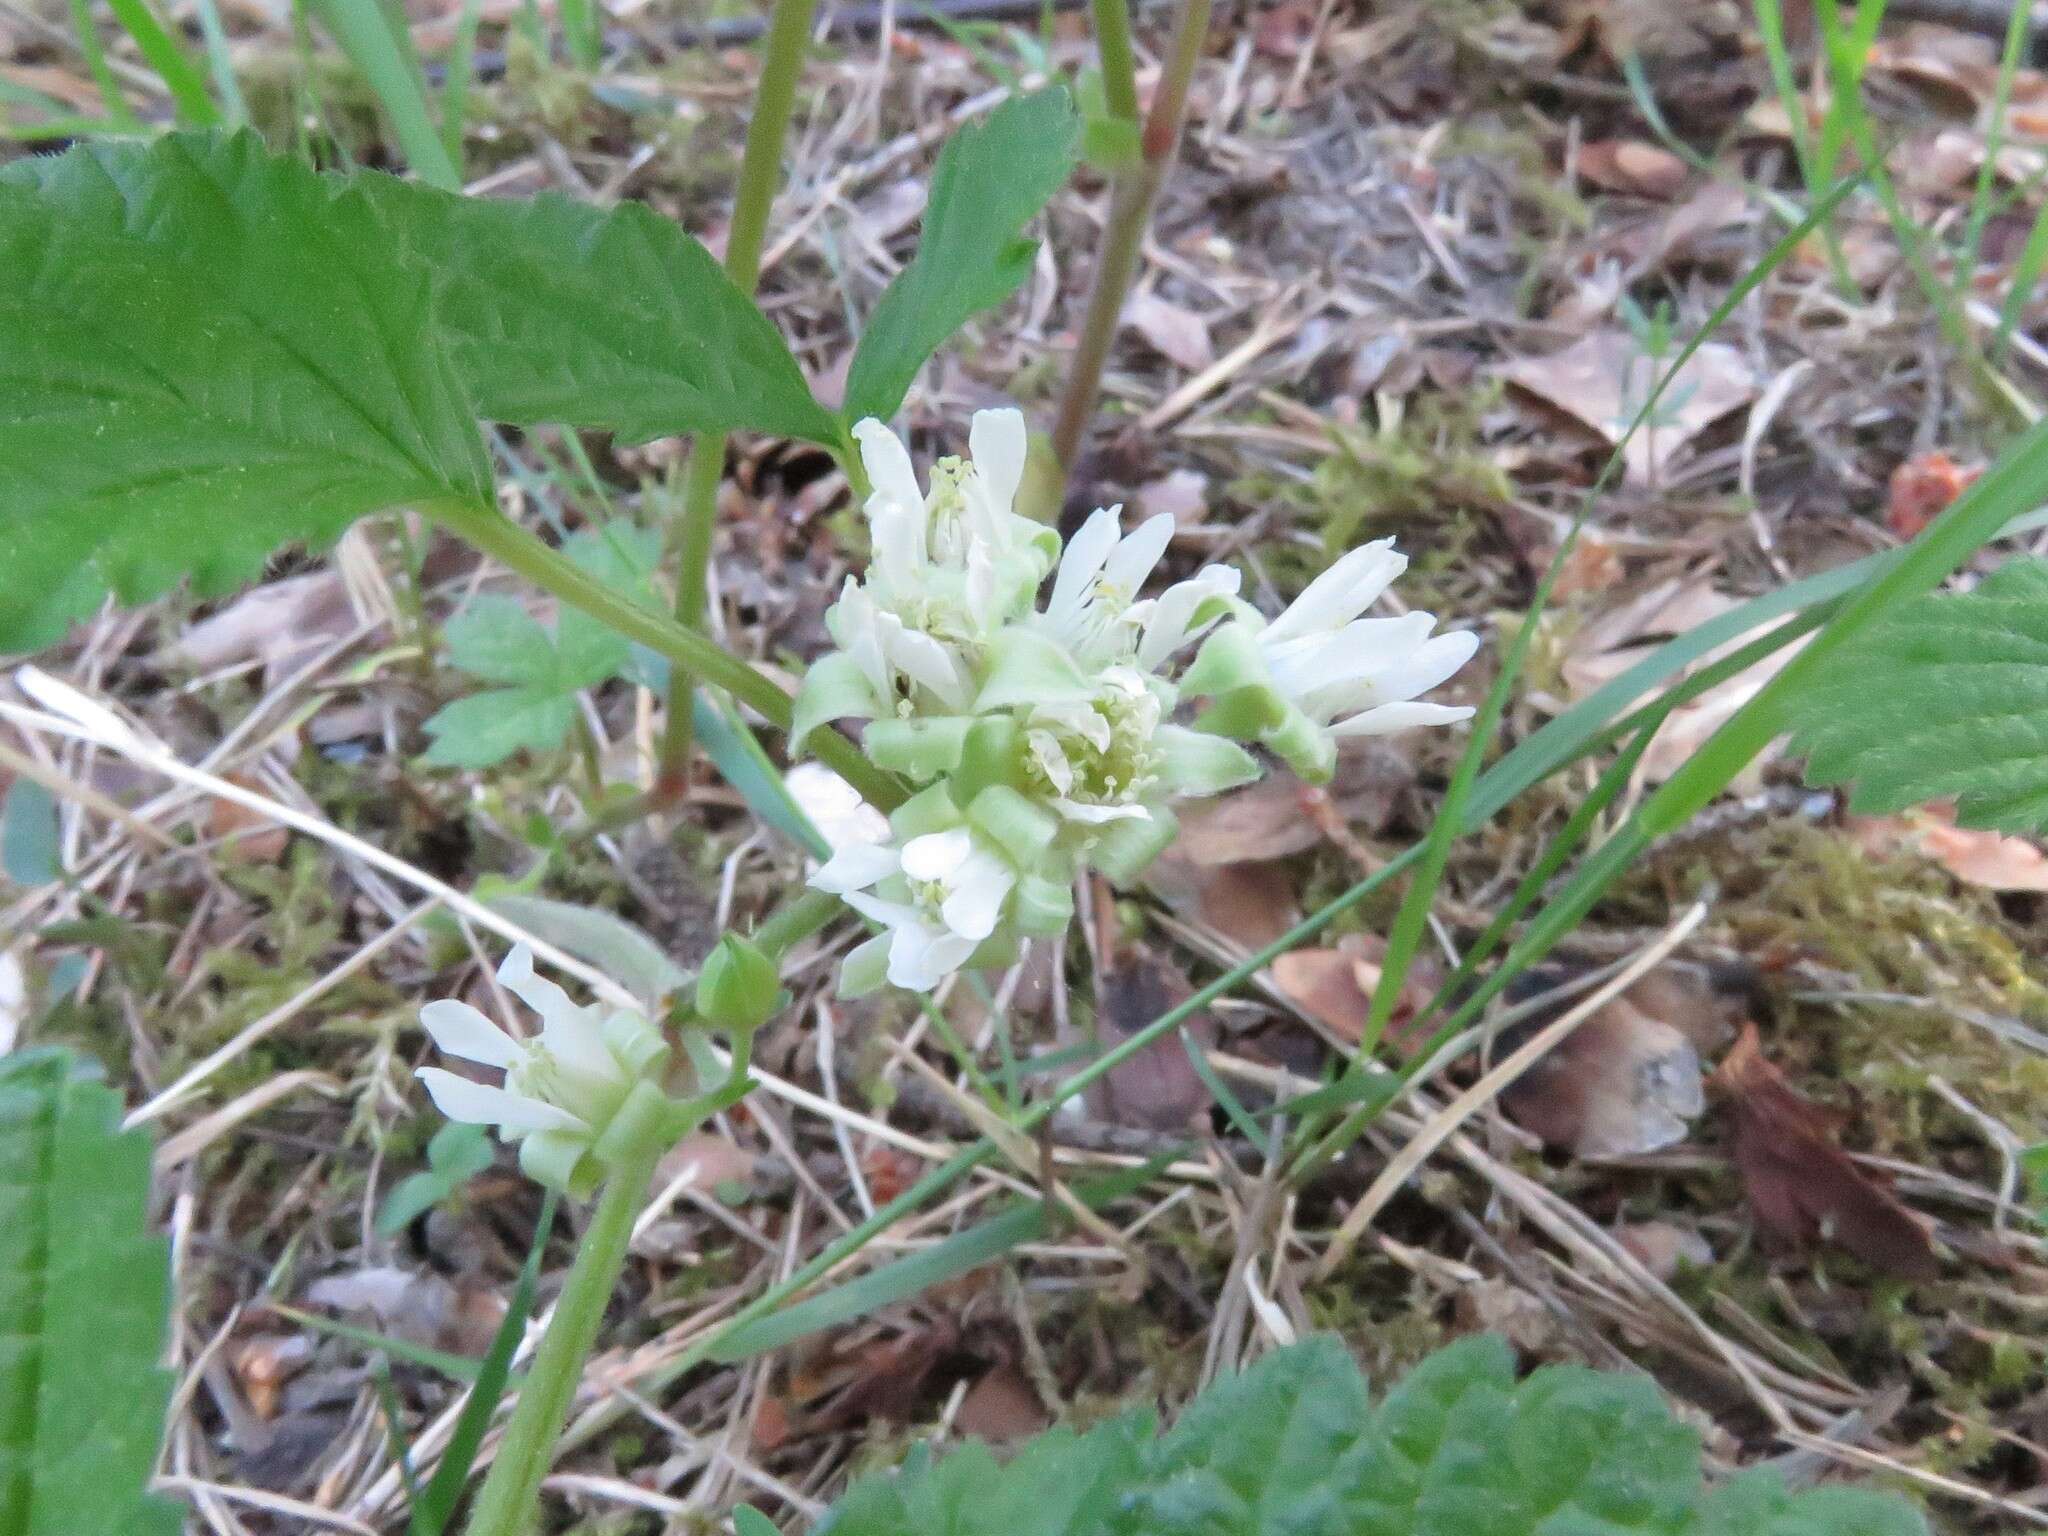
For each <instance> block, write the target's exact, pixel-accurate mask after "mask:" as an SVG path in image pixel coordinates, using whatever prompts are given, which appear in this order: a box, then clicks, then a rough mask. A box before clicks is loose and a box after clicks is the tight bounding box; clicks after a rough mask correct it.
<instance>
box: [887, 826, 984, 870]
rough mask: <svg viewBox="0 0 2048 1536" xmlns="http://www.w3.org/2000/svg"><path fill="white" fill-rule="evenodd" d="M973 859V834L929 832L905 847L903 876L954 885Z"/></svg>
mask: <svg viewBox="0 0 2048 1536" xmlns="http://www.w3.org/2000/svg"><path fill="white" fill-rule="evenodd" d="M973 857H974V834H973V833H972V832H970V831H968V830H967V828H965V827H953V828H950V829H949V830H947V831H944V832H927V833H925V835H924V836H922V837H913V838H912V839H911V840H910V841H909V842H907V843H905V844H904V845H903V873H904V874H906V875H908V876H910V878H911V879H913V880H939V881H951V880H953V879H954V878H955V877H956V876H957V875H958V874H959V872H960V870H961V869H962V868H963V867H964V866H965V865H966V864H967V862H968V860H970V859H971V858H973Z"/></svg>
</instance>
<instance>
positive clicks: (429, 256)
mask: <svg viewBox="0 0 2048 1536" xmlns="http://www.w3.org/2000/svg"><path fill="white" fill-rule="evenodd" d="M359 179H360V180H361V182H362V184H363V188H364V192H365V194H366V195H367V196H368V197H369V198H370V200H371V201H372V202H373V203H374V204H375V205H376V207H377V209H378V211H379V212H380V213H381V214H382V215H383V217H384V220H385V222H386V224H387V225H388V226H389V227H390V229H391V231H392V234H393V237H394V238H396V239H398V240H401V241H403V243H404V246H405V249H406V252H407V255H408V261H409V263H410V264H411V265H414V266H416V267H419V268H423V269H424V270H427V271H430V272H433V273H435V274H437V277H438V280H439V282H440V286H441V293H440V297H439V302H438V304H437V306H436V321H437V323H438V324H439V326H440V328H441V331H442V333H443V334H444V335H445V336H446V337H447V339H448V343H449V346H450V348H451V352H452V355H453V358H454V361H455V366H456V369H457V371H458V372H459V373H460V374H461V376H462V379H463V381H464V383H465V384H466V385H467V387H468V389H469V391H470V396H471V398H472V400H473V401H474V403H475V406H476V412H477V414H478V415H479V416H482V417H485V418H487V419H489V420H492V421H505V422H512V423H515V424H518V425H522V426H523V425H528V424H531V423H535V422H566V423H569V424H571V425H574V426H587V427H609V428H610V429H612V430H613V431H615V432H617V433H619V434H620V435H621V436H622V437H626V438H629V439H632V440H634V441H642V440H645V439H647V438H650V437H661V436H664V435H666V434H669V433H681V432H727V431H735V430H741V429H746V430H752V431H760V432H772V433H777V434H781V435H785V436H789V437H805V438H811V439H813V440H817V441H823V442H835V441H837V429H836V427H835V426H834V425H833V421H832V417H831V415H830V414H829V413H827V412H826V410H825V409H824V407H823V406H821V405H819V404H818V403H817V401H816V400H814V399H813V398H812V397H811V392H810V389H809V388H808V387H807V386H806V385H805V383H804V376H803V371H802V370H801V369H800V368H798V366H797V363H796V359H795V358H794V357H792V356H791V355H790V352H789V348H788V347H787V346H786V345H784V343H783V341H782V338H781V336H780V335H779V334H778V333H777V331H776V329H775V327H774V325H773V324H771V323H770V322H769V320H768V319H767V318H766V317H765V316H764V315H762V313H761V311H760V309H759V308H758V307H757V306H756V305H755V303H754V301H753V300H752V299H751V298H749V297H748V296H747V295H746V294H745V293H743V292H742V291H741V290H740V289H739V288H738V287H737V286H735V285H734V283H733V281H732V279H731V278H729V277H727V276H726V275H725V272H724V270H723V269H722V268H720V266H719V265H718V263H717V262H716V261H714V260H713V259H712V257H711V253H710V252H709V251H707V250H705V249H704V247H703V246H702V245H700V244H699V243H698V242H697V241H696V240H694V239H692V238H691V237H690V236H689V235H688V234H686V233H685V232H684V231H683V229H682V228H681V227H680V226H679V225H677V224H676V223H674V222H673V221H672V220H669V219H665V218H663V217H662V216H661V215H660V214H658V213H656V212H655V211H654V210H653V209H651V208H648V207H645V206H643V205H641V204H638V203H623V204H621V205H619V206H618V207H616V208H611V209H603V208H593V207H590V206H588V205H586V204H582V203H574V202H570V201H568V200H567V199H565V198H561V197H557V196H553V195H549V196H544V197H539V198H535V199H532V200H531V201H527V200H511V199H502V198H476V197H457V196H455V195H453V194H451V193H446V192H438V191H435V190H434V189H432V188H430V187H423V186H420V185H418V184H417V183H413V182H401V181H397V180H394V179H393V178H391V177H389V176H380V175H375V174H370V175H365V176H363V177H361V178H359Z"/></svg>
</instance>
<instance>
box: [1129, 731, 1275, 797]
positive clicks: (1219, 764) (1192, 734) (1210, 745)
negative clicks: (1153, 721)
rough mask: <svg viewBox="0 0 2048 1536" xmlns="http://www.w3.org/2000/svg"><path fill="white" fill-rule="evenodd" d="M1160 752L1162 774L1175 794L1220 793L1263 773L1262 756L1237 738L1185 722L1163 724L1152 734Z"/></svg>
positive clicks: (1160, 775)
mask: <svg viewBox="0 0 2048 1536" xmlns="http://www.w3.org/2000/svg"><path fill="white" fill-rule="evenodd" d="M1152 745H1153V746H1154V748H1155V749H1157V751H1158V753H1159V777H1160V781H1161V782H1162V783H1164V784H1165V786H1166V789H1167V793H1169V794H1173V795H1220V794H1222V793H1223V791H1224V790H1226V789H1235V788H1236V787H1237V786H1238V785H1240V784H1249V783H1251V781H1252V780H1254V779H1256V778H1257V777H1258V776H1259V763H1258V759H1257V758H1255V757H1253V756H1252V755H1251V753H1249V752H1247V751H1245V749H1244V748H1243V747H1240V746H1239V745H1237V743H1236V742H1234V741H1226V740H1225V739H1224V738H1223V737H1221V736H1219V735H1215V734H1213V733H1211V732H1208V731H1191V730H1189V729H1188V728H1187V727H1186V726H1184V725H1162V726H1160V727H1159V728H1158V730H1156V731H1154V732H1153V734H1152Z"/></svg>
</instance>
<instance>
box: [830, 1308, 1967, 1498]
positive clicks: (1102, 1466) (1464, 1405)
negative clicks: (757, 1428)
mask: <svg viewBox="0 0 2048 1536" xmlns="http://www.w3.org/2000/svg"><path fill="white" fill-rule="evenodd" d="M1926 1529H1927V1528H1926V1525H1925V1523H1924V1522H1923V1521H1922V1520H1921V1519H1920V1517H1919V1516H1918V1515H1917V1514H1916V1513H1915V1512H1914V1511H1913V1509H1912V1508H1911V1507H1910V1506H1909V1505H1907V1504H1905V1503H1903V1502H1902V1501H1900V1500H1897V1499H1891V1498H1883V1497H1879V1496H1878V1495H1875V1494H1870V1493H1863V1492H1858V1491H1853V1490H1844V1489H1832V1488H1830V1489H1821V1490H1817V1491H1813V1492H1806V1493H1798V1494H1794V1493H1790V1492H1787V1491H1786V1489H1785V1488H1784V1487H1783V1485H1782V1484H1781V1483H1780V1482H1779V1481H1778V1480H1777V1478H1776V1477H1775V1476H1773V1475H1770V1474H1767V1473H1752V1474H1749V1475H1747V1476H1744V1477H1741V1478H1738V1479H1735V1480H1734V1481H1733V1482H1730V1483H1727V1484H1724V1485H1723V1486H1721V1487H1720V1488H1717V1489H1714V1490H1712V1491H1709V1490H1707V1489H1706V1488H1705V1487H1704V1485H1703V1484H1702V1482H1701V1478H1700V1467H1699V1440H1698V1437H1697V1436H1696V1435H1695V1434H1694V1433H1693V1431H1692V1430H1690V1429H1688V1428H1686V1427H1685V1426H1683V1425H1681V1424H1679V1423H1678V1422H1677V1421H1676V1420H1675V1419H1673V1418H1672V1416H1671V1413H1670V1410H1669V1409H1668V1408H1667V1407H1666V1406H1665V1404H1664V1401H1663V1398H1662V1396H1661V1395H1660V1394H1659V1393H1658V1391H1657V1389H1656V1388H1655V1387H1654V1386H1653V1385H1652V1384H1651V1383H1650V1381H1649V1380H1648V1379H1647V1378H1645V1377H1638V1376H1626V1375H1612V1374H1603V1373H1600V1372H1596V1371H1589V1370H1586V1369H1584V1368H1583V1367H1580V1366H1546V1367H1544V1368H1543V1369H1542V1370H1539V1371H1536V1372H1535V1373H1534V1374H1532V1375H1530V1376H1528V1377H1526V1378H1523V1379H1522V1380H1520V1381H1517V1380H1516V1378H1515V1367H1514V1358H1513V1355H1512V1354H1511V1353H1510V1351H1509V1350H1508V1347H1507V1346H1506V1345H1505V1344H1503V1343H1502V1342H1501V1341H1500V1340H1498V1339H1494V1338H1486V1337H1480V1338H1472V1339H1466V1340H1463V1341H1461V1342H1459V1343H1457V1344H1453V1345H1452V1346H1451V1347H1450V1348H1448V1349H1445V1350H1442V1351H1440V1352H1439V1353H1437V1354H1435V1355H1433V1356H1431V1357H1430V1358H1429V1359H1428V1360H1425V1361H1424V1362H1423V1363H1422V1364H1421V1365H1420V1366H1418V1367H1417V1368H1416V1369H1415V1371H1414V1372H1413V1373H1411V1374H1410V1375H1409V1376H1408V1377H1407V1379H1406V1380H1404V1381H1403V1382H1401V1383H1400V1385H1398V1386H1397V1387H1395V1388H1394V1389H1393V1390H1392V1391H1391V1392H1389V1393H1388V1394H1387V1395H1386V1397H1384V1398H1383V1399H1382V1400H1381V1401H1380V1402H1379V1404H1378V1405H1377V1406H1375V1405H1374V1404H1373V1403H1372V1402H1371V1400H1370V1397H1369V1395H1368V1393H1367V1391H1366V1385H1365V1380H1364V1378H1363V1377H1362V1376H1360V1374H1359V1372H1358V1368H1357V1366H1356V1365H1354V1364H1353V1363H1352V1361H1351V1357H1350V1356H1349V1354H1347V1353H1346V1352H1345V1350H1344V1348H1343V1346H1342V1345H1341V1344H1339V1343H1337V1342H1336V1341H1335V1340H1334V1339H1328V1338H1317V1339H1310V1340H1308V1341H1307V1342H1305V1343H1302V1344H1299V1345H1295V1346H1293V1347H1292V1348H1288V1349H1283V1350H1280V1351H1278V1352H1276V1353H1274V1354H1271V1355H1268V1356H1266V1357H1265V1358H1264V1359H1263V1360H1261V1361H1259V1362H1258V1363H1257V1364H1256V1365H1254V1366H1252V1367H1251V1368H1250V1369H1249V1370H1247V1371H1245V1372H1244V1373H1243V1374H1242V1375H1239V1376H1234V1377H1226V1378H1224V1379H1223V1380H1221V1381H1219V1382H1217V1383H1216V1384H1215V1385H1214V1386H1212V1387H1211V1388H1210V1389H1209V1390H1208V1391H1207V1392H1206V1393H1204V1394H1203V1395H1202V1396H1200V1397H1198V1398H1197V1399H1196V1400H1195V1401H1194V1402H1193V1403H1191V1404H1190V1405H1189V1406H1188V1408H1187V1410H1186V1411H1185V1412H1184V1413H1183V1414H1182V1415H1181V1419H1180V1422H1179V1423H1178V1424H1176V1425H1175V1426H1174V1427H1173V1429H1172V1430H1171V1431H1169V1432H1168V1433H1167V1434H1165V1435H1164V1436H1161V1437H1159V1438H1157V1439H1155V1438H1154V1437H1153V1429H1152V1423H1151V1420H1150V1417H1149V1415H1147V1414H1143V1413H1140V1414H1134V1415H1130V1416H1127V1417H1125V1418H1123V1419H1119V1420H1115V1421H1112V1422H1110V1423H1108V1424H1103V1425H1100V1426H1098V1427H1097V1428H1095V1429H1093V1430H1090V1431H1089V1432H1088V1433H1087V1434H1085V1435H1080V1436H1076V1435H1074V1434H1073V1433H1072V1432H1071V1431H1067V1430H1055V1431H1053V1432H1051V1433H1050V1434H1047V1435H1044V1436H1041V1437H1040V1438H1039V1439H1038V1440H1036V1441H1034V1442H1033V1443H1032V1444H1030V1445H1029V1446H1027V1447H1025V1449H1024V1450H1023V1451H1022V1452H1020V1453H1019V1454H1018V1455H1017V1457H1016V1458H1015V1459H1014V1460H1012V1461H1010V1462H1009V1463H1008V1464H1007V1465H1005V1464H1000V1463H998V1462H997V1461H996V1460H995V1458H994V1457H993V1456H991V1455H990V1454H989V1453H988V1451H987V1450H986V1449H985V1448H983V1447H981V1446H978V1445H969V1446H967V1447H964V1448H962V1449H961V1450H959V1451H956V1452H955V1453H953V1454H952V1455H950V1456H948V1457H946V1458H945V1459H943V1460H941V1461H938V1462H936V1463H934V1462H932V1461H930V1460H929V1459H928V1458H926V1457H924V1456H921V1455H919V1456H913V1458H912V1459H911V1461H910V1462H909V1463H908V1464H907V1465H906V1466H904V1467H903V1468H902V1469H901V1470H900V1471H898V1472H896V1473H894V1474H891V1475H888V1476H884V1477H878V1478H870V1479H868V1480H866V1481H864V1482H862V1483H859V1484H856V1485H855V1487H854V1488H853V1489H852V1490H851V1491H850V1492H849V1493H848V1494H847V1496H846V1497H845V1498H844V1499H843V1500H842V1501H841V1502H840V1503H839V1505H838V1506H837V1507H836V1508H835V1509H834V1510H833V1511H832V1513H831V1514H829V1515H828V1516H827V1517H826V1519H825V1521H824V1523H823V1524H822V1525H821V1526H820V1527H819V1528H818V1533H819V1536H1478V1533H1481V1532H1483V1533H1485V1536H1595V1533H1598V1536H1926Z"/></svg>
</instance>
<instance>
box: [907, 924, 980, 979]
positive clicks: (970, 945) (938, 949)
mask: <svg viewBox="0 0 2048 1536" xmlns="http://www.w3.org/2000/svg"><path fill="white" fill-rule="evenodd" d="M975 947H976V945H975V941H974V940H972V939H963V938H959V937H957V936H956V935H954V934H950V933H947V932H945V931H944V930H943V929H939V928H929V927H926V926H925V925H924V924H922V923H911V924H905V925H904V926H903V927H901V928H898V929H897V930H896V932H895V934H894V936H893V937H891V939H890V940H889V980H890V981H891V982H893V983H894V984H895V985H897V986H899V987H902V988H903V989H904V990H906V991H909V992H929V991H931V989H932V988H933V987H936V986H937V985H938V984H939V983H940V982H942V981H944V980H945V979H946V978H947V977H948V976H950V975H952V974H953V972H955V971H957V970H959V969H960V967H961V965H962V963H963V962H965V961H966V959H967V957H968V956H969V955H971V954H973V953H974V951H975Z"/></svg>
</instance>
